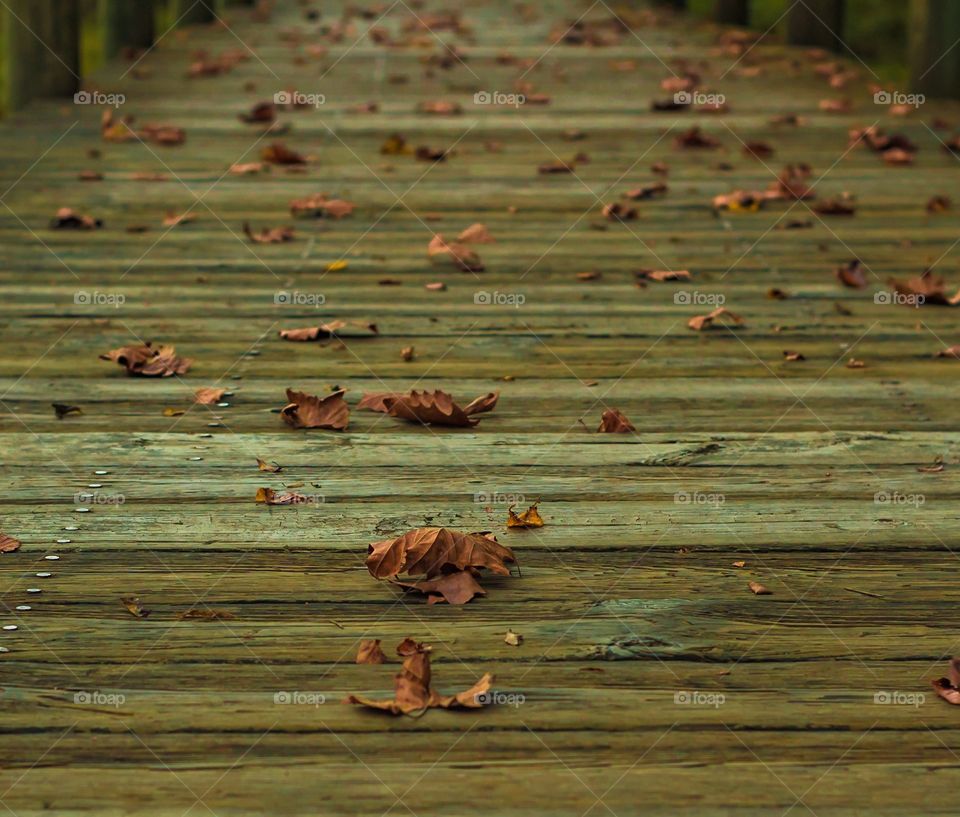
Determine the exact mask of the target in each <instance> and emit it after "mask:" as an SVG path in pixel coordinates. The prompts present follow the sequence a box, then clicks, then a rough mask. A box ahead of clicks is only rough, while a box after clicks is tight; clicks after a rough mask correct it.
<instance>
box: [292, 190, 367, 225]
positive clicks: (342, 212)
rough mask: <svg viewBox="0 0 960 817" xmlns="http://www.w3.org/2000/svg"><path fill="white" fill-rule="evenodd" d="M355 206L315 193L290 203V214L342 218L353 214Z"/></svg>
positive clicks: (351, 203)
mask: <svg viewBox="0 0 960 817" xmlns="http://www.w3.org/2000/svg"><path fill="white" fill-rule="evenodd" d="M355 206H356V205H354V204H353V202H350V201H345V200H344V199H330V198H327V195H326V193H315V194H313V195H312V196H307V197H306V198H302V199H294V200H293V201H291V202H290V213H291V214H292V215H293V216H295V217H298V218H300V217H303V216H306V217H309V218H335V219H338V218H344V217H345V216H349V215H350V214H351V213H353V211H354V208H355Z"/></svg>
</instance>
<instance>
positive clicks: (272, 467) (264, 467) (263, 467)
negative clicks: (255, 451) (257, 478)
mask: <svg viewBox="0 0 960 817" xmlns="http://www.w3.org/2000/svg"><path fill="white" fill-rule="evenodd" d="M257 468H258V469H259V470H260V471H266V472H267V473H270V474H276V473H277V472H278V471H281V470H282V469H283V467H282V466H280V465H277V464H276V463H275V462H265V461H264V460H262V459H260V457H257Z"/></svg>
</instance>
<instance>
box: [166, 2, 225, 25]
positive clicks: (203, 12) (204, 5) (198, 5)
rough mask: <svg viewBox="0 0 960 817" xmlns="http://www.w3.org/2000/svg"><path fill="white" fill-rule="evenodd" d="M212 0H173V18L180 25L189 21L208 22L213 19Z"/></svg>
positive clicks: (213, 3)
mask: <svg viewBox="0 0 960 817" xmlns="http://www.w3.org/2000/svg"><path fill="white" fill-rule="evenodd" d="M215 5H216V4H215V2H214V0H174V4H173V19H174V20H179V21H180V25H182V26H186V25H190V24H191V23H209V22H210V21H211V20H213V19H214V13H213V9H214V6H215Z"/></svg>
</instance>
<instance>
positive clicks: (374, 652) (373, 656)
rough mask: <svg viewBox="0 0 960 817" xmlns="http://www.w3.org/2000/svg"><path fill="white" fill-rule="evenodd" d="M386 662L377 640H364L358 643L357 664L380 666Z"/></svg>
mask: <svg viewBox="0 0 960 817" xmlns="http://www.w3.org/2000/svg"><path fill="white" fill-rule="evenodd" d="M386 660H387V656H385V655H384V654H383V650H382V649H381V648H380V639H379V638H365V639H363V641H361V642H360V649H358V650H357V663H358V664H382V663H383V662H384V661H386Z"/></svg>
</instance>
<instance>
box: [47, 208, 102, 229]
mask: <svg viewBox="0 0 960 817" xmlns="http://www.w3.org/2000/svg"><path fill="white" fill-rule="evenodd" d="M102 226H103V219H99V218H94V217H93V216H86V215H82V214H81V213H78V212H76V211H75V210H71V209H70V208H69V207H61V208H60V209H59V210H57V214H56V216H54V217H53V219H52V220H51V222H50V227H51V229H54V230H98V229H100V228H101V227H102Z"/></svg>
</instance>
